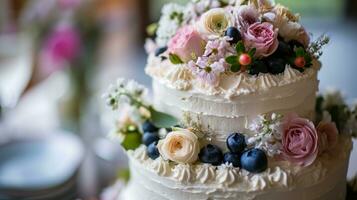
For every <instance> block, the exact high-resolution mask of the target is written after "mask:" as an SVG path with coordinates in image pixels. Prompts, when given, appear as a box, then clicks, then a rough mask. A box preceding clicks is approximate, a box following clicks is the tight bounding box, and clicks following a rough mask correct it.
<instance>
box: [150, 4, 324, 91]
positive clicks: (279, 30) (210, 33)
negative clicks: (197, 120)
mask: <svg viewBox="0 0 357 200" xmlns="http://www.w3.org/2000/svg"><path fill="white" fill-rule="evenodd" d="M148 30H149V31H148V32H150V33H151V35H152V36H153V39H148V40H147V44H146V49H147V51H148V53H149V54H154V55H155V56H157V57H160V58H161V59H162V60H165V59H169V61H170V62H171V63H172V64H176V65H182V67H186V68H188V69H189V70H191V72H192V73H193V74H194V75H195V76H196V77H197V79H198V80H200V81H201V82H202V83H204V84H208V85H212V86H218V85H219V77H220V75H221V74H222V73H226V74H227V73H228V74H235V73H245V72H246V73H248V74H250V75H258V74H260V73H271V74H280V73H282V72H284V70H285V67H286V66H287V65H290V66H291V67H293V68H294V69H296V70H298V71H300V72H303V71H304V69H306V68H309V67H311V66H312V60H314V59H318V58H319V57H320V56H321V55H322V51H321V48H322V46H324V45H325V44H327V43H328V42H329V38H328V37H326V36H325V35H322V36H321V37H319V38H317V40H316V41H314V42H310V36H309V34H308V32H307V31H306V30H305V28H304V27H303V26H302V25H301V24H300V22H299V15H298V14H295V13H292V12H291V11H290V10H289V9H288V8H286V7H284V6H282V5H280V4H275V3H274V2H273V1H270V0H193V1H191V2H190V3H188V4H187V5H184V6H183V5H179V4H175V3H169V4H167V5H165V6H164V7H163V9H162V15H161V18H160V20H159V22H158V23H156V24H152V25H150V26H149V28H148Z"/></svg>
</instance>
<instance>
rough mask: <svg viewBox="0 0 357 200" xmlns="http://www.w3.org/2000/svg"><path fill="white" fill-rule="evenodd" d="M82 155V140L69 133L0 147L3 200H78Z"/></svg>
mask: <svg viewBox="0 0 357 200" xmlns="http://www.w3.org/2000/svg"><path fill="white" fill-rule="evenodd" d="M0 134H1V133H0ZM24 134H26V133H25V132H24ZM83 156H84V151H83V146H82V144H81V142H80V140H79V139H78V137H76V136H74V135H72V134H69V133H55V134H50V135H48V136H45V137H43V138H33V139H28V138H27V139H23V140H16V141H11V142H9V143H6V144H3V145H1V146H0V199H4V200H6V199H29V200H43V199H51V200H56V199H60V200H66V199H68V200H73V199H76V197H77V174H78V170H79V167H80V164H81V162H82V160H83Z"/></svg>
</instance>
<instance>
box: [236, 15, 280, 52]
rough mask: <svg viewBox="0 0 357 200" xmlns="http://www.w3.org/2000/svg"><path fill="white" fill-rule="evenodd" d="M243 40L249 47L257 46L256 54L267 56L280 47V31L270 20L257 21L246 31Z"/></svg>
mask: <svg viewBox="0 0 357 200" xmlns="http://www.w3.org/2000/svg"><path fill="white" fill-rule="evenodd" d="M243 42H244V46H245V47H246V48H248V49H252V48H256V52H255V56H257V57H267V56H269V55H271V54H272V53H274V51H275V50H276V49H277V48H278V45H279V41H278V32H277V29H274V26H273V25H272V24H270V23H268V22H263V23H260V22H257V23H254V24H252V25H250V26H249V27H248V29H247V30H246V31H245V32H244V35H243Z"/></svg>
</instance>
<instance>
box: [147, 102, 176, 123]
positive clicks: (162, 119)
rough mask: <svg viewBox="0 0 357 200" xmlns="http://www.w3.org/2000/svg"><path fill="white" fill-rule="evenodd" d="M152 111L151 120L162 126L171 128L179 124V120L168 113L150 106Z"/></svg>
mask: <svg viewBox="0 0 357 200" xmlns="http://www.w3.org/2000/svg"><path fill="white" fill-rule="evenodd" d="M149 110H150V113H151V122H152V123H153V124H154V125H155V126H156V127H160V128H170V127H172V126H175V125H177V124H178V120H177V119H176V118H175V117H173V116H171V115H168V114H166V113H163V112H159V111H156V110H155V109H154V108H153V107H150V108H149Z"/></svg>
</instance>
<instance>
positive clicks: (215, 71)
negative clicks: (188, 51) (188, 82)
mask: <svg viewBox="0 0 357 200" xmlns="http://www.w3.org/2000/svg"><path fill="white" fill-rule="evenodd" d="M188 67H189V68H190V69H191V70H192V72H193V73H194V74H195V75H196V76H197V77H198V78H199V79H200V80H201V81H202V82H203V83H207V84H209V85H212V86H218V84H219V75H220V74H221V73H222V72H224V71H225V69H226V63H225V61H224V59H220V60H219V61H216V62H213V63H212V61H211V60H210V58H208V57H199V58H198V59H197V62H196V63H195V62H193V61H192V60H191V61H190V62H189V63H188Z"/></svg>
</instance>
